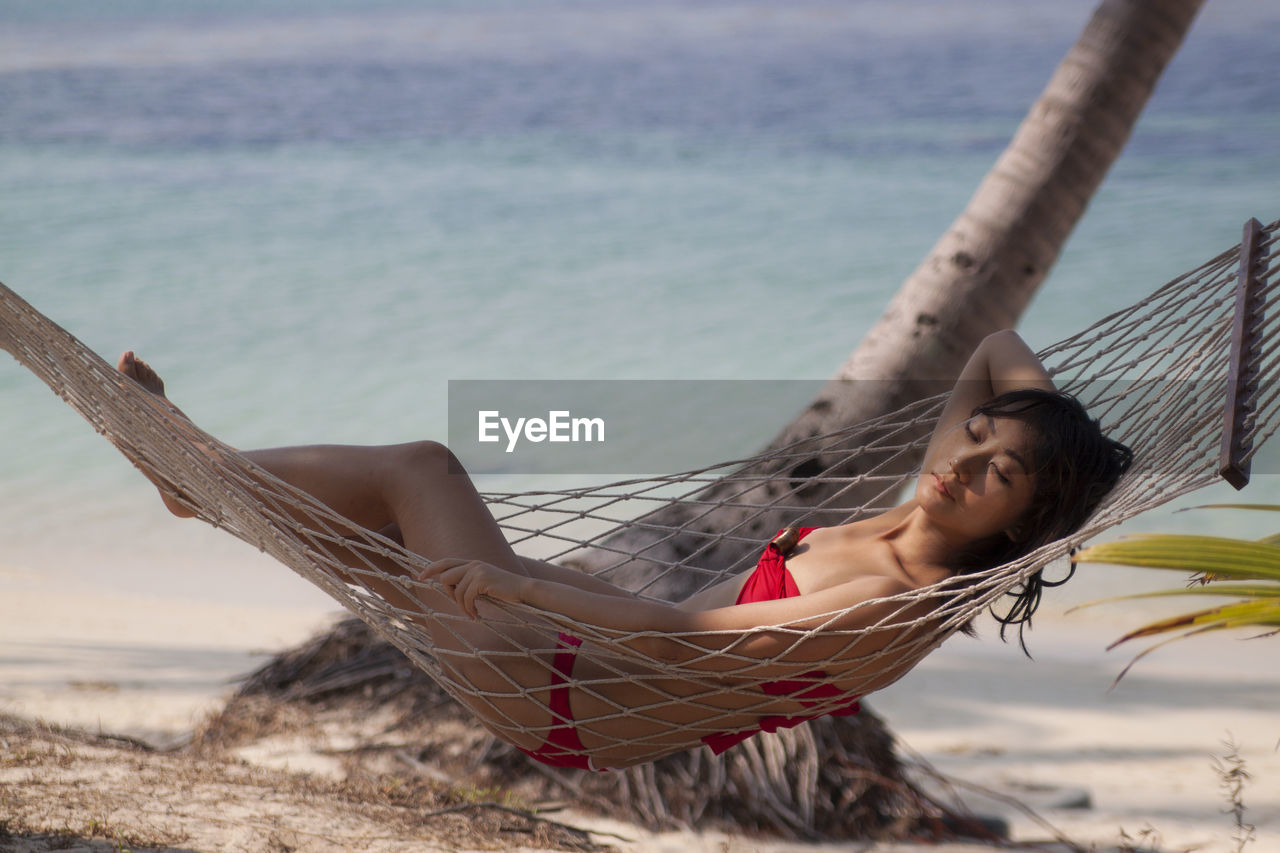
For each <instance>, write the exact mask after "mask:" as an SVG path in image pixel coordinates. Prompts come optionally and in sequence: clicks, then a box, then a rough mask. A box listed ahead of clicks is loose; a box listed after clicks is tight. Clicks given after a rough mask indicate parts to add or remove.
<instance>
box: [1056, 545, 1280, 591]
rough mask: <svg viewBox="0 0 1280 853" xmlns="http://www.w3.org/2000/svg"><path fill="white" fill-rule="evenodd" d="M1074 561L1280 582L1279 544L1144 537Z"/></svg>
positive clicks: (1081, 553) (1105, 547)
mask: <svg viewBox="0 0 1280 853" xmlns="http://www.w3.org/2000/svg"><path fill="white" fill-rule="evenodd" d="M1072 560H1073V561H1074V562H1077V563H1113V564H1117V565H1125V566H1139V567H1143V568H1153V569H1171V570H1174V571H1188V572H1208V573H1210V574H1215V575H1226V576H1229V577H1238V578H1248V579H1265V580H1280V545H1272V544H1269V543H1265V542H1250V541H1246V540H1240V539H1228V538H1223V537H1218V536H1197V535H1187V534H1173V533H1152V534H1142V535H1140V536H1134V537H1130V538H1127V539H1121V540H1119V541H1116V542H1104V543H1102V544H1101V545H1094V546H1091V547H1089V548H1085V549H1084V550H1082V551H1079V552H1077V553H1076V555H1075V556H1074V557H1072Z"/></svg>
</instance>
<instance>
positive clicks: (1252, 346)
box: [1218, 219, 1267, 489]
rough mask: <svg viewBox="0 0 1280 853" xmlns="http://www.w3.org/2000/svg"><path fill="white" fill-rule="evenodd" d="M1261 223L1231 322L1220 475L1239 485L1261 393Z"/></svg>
mask: <svg viewBox="0 0 1280 853" xmlns="http://www.w3.org/2000/svg"><path fill="white" fill-rule="evenodd" d="M1261 233H1262V223H1261V222H1259V221H1258V220H1257V219H1250V220H1249V221H1248V222H1246V223H1245V224H1244V237H1243V239H1242V240H1241V241H1240V273H1239V276H1238V277H1237V279H1236V309H1235V317H1234V318H1233V319H1232V322H1231V362H1230V367H1229V372H1228V374H1227V399H1226V405H1225V407H1224V409H1223V424H1222V449H1221V451H1220V453H1219V456H1218V473H1219V474H1221V475H1222V478H1223V479H1224V480H1226V481H1227V482H1228V483H1230V484H1231V485H1233V486H1235V487H1236V488H1237V489H1243V488H1244V487H1245V485H1247V484H1248V482H1249V458H1248V457H1247V456H1246V454H1247V453H1248V452H1249V450H1250V448H1251V447H1252V444H1253V442H1252V440H1251V439H1249V438H1248V436H1247V435H1246V433H1247V431H1248V425H1249V422H1250V421H1251V419H1252V417H1251V416H1252V414H1253V409H1254V402H1255V395H1256V393H1257V391H1258V352H1257V348H1258V346H1259V344H1260V343H1261V341H1262V336H1261V334H1260V331H1261V328H1262V321H1263V316H1262V314H1263V291H1264V290H1265V289H1266V276H1267V269H1266V262H1265V259H1264V257H1263V254H1262V245H1261V242H1262V241H1261V240H1260V239H1259V237H1260V235H1261Z"/></svg>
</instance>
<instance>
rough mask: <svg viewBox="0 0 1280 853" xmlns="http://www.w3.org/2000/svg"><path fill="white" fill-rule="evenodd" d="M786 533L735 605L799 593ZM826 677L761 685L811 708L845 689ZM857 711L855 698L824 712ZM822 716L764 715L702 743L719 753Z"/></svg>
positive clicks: (801, 533)
mask: <svg viewBox="0 0 1280 853" xmlns="http://www.w3.org/2000/svg"><path fill="white" fill-rule="evenodd" d="M817 529H818V528H816V527H801V528H798V529H797V530H796V533H797V536H796V538H795V541H796V542H799V541H800V540H801V539H803V538H804V537H806V536H808V535H809V534H810V533H812V532H813V531H815V530H817ZM783 533H784V531H782V530H779V531H778V536H775V537H774V540H773V542H770V543H769V544H768V545H767V546H765V549H764V553H763V554H761V555H760V561H759V562H758V563H756V569H755V571H754V572H752V573H751V575H750V576H749V577H748V578H747V581H746V583H744V584H743V585H742V591H741V592H739V593H738V600H737V601H736V602H734V603H735V604H749V603H751V602H755V601H777V600H779V599H782V598H792V597H794V596H797V595H799V594H800V590H799V588H798V587H797V586H796V581H795V578H793V577H792V576H791V572H790V571H788V570H787V555H786V552H787V551H789V550H790V547H785V546H784V547H779V545H778V544H777V543H778V540H779V539H780V538H781V537H782V535H783ZM826 677H827V674H826V673H825V672H823V671H822V670H820V669H815V670H813V671H811V672H806V673H803V674H802V675H799V676H797V677H796V678H793V679H788V680H786V681H770V682H767V683H765V684H761V685H760V689H761V690H763V691H764V692H765V693H766V694H768V695H769V696H790V697H792V698H793V699H795V700H796V701H798V702H799V703H800V704H801V705H804V706H805V707H812V706H814V705H817V704H819V701H820V700H823V699H831V698H833V697H835V696H843V695H844V693H843V691H841V690H840V688H838V687H836V686H835V685H834V684H826V683H824V682H823V679H825V678H826ZM858 710H859V705H858V700H856V699H854V700H853V701H851V702H850V703H849V704H847V705H843V706H841V707H839V708H836V709H835V710H834V711H826V712H825V713H826V714H830V715H831V716H833V717H848V716H852V715H853V714H856V713H858ZM821 716H823V714H813V715H810V716H798V717H761V718H760V722H759V724H758V725H757V726H756V727H755V728H753V729H747V730H746V731H743V732H725V733H723V734H714V735H707V736H706V737H704V738H703V739H702V742H703V743H705V744H706V745H707V746H709V747H711V751H712V752H714V753H715V754H716V755H719V754H720V753H722V752H724V751H725V750H726V749H728V748H729V747H731V746H736V745H737V744H740V743H742V742H743V741H744V740H746V739H747V738H749V737H751V736H753V735H755V734H756V733H757V732H776V731H777V730H778V729H790V728H794V727H795V726H798V725H800V724H801V723H806V722H808V721H809V720H815V719H817V718H818V717H821Z"/></svg>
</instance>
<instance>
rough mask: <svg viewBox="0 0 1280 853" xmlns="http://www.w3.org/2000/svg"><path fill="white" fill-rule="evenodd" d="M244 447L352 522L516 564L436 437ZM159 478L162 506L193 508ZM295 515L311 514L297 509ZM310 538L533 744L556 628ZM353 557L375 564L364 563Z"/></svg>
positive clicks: (436, 555)
mask: <svg viewBox="0 0 1280 853" xmlns="http://www.w3.org/2000/svg"><path fill="white" fill-rule="evenodd" d="M118 367H119V369H120V371H121V372H122V373H124V374H125V375H127V376H130V377H132V378H133V379H135V380H137V381H138V382H139V383H141V384H142V385H143V387H145V388H146V389H147V390H148V391H151V392H152V393H154V394H156V395H158V396H161V397H163V396H164V383H163V382H162V381H161V380H160V377H159V376H158V375H157V374H156V373H155V371H153V370H152V369H151V368H150V367H149V366H148V365H147V364H146V363H145V362H143V361H141V360H139V359H137V358H135V357H134V356H133V353H131V352H130V353H125V354H124V355H123V356H122V357H121V359H120V362H119V365H118ZM179 414H181V412H179ZM184 417H185V416H184ZM244 455H245V456H247V457H248V458H249V459H250V460H252V461H253V462H254V463H256V464H257V465H259V466H261V467H262V468H263V469H265V470H266V471H268V472H270V473H271V474H272V475H274V476H275V477H278V478H279V479H281V480H284V481H285V482H286V483H289V484H290V485H292V486H294V487H295V488H297V489H299V490H301V491H303V492H306V493H307V494H309V495H311V496H312V497H313V498H315V499H316V500H317V501H319V502H321V503H323V504H325V505H326V506H328V507H329V508H330V509H332V510H333V511H335V512H336V513H338V514H340V515H342V516H343V517H345V518H347V519H349V520H350V521H351V522H353V523H354V524H356V525H359V526H360V527H363V528H366V529H371V530H379V529H392V528H393V527H394V529H395V532H396V534H398V535H397V538H400V537H402V538H403V544H404V545H405V547H406V548H407V549H408V550H410V551H413V552H414V553H417V554H420V555H422V556H424V557H427V558H428V559H440V558H444V557H467V558H471V559H481V560H486V561H488V562H491V563H493V564H494V565H497V566H501V567H503V568H507V569H510V570H512V571H518V572H521V573H524V571H525V570H524V565H523V564H522V563H521V561H520V560H519V559H518V558H517V557H516V555H515V553H514V552H513V551H512V550H511V547H510V545H508V544H507V542H506V539H505V538H504V537H503V535H502V532H501V530H500V529H499V528H498V525H497V522H496V521H495V520H494V518H493V516H492V514H491V513H490V512H489V510H488V508H487V507H486V506H485V505H484V502H483V501H482V500H481V499H480V496H479V494H478V493H477V492H476V489H475V487H474V486H473V485H472V483H471V480H470V478H469V477H467V475H466V474H465V473H464V472H463V471H462V468H461V466H460V465H459V464H458V462H457V460H456V459H454V458H453V456H452V454H450V453H449V451H448V450H447V449H445V448H444V447H443V446H442V445H440V444H437V443H434V442H416V443H412V444H401V445H391V446H386V447H348V446H314V447H286V448H278V449H273V450H255V451H249V452H247V453H245V454H244ZM157 485H160V486H161V495H162V497H164V498H165V503H166V505H167V506H169V508H170V510H172V511H174V512H175V514H177V515H180V516H183V517H190V516H191V515H192V512H191V511H190V510H188V509H187V508H186V507H184V506H183V505H182V504H181V503H180V502H178V501H177V500H175V499H173V498H172V497H171V496H168V495H165V490H164V487H163V486H162V484H160V483H157ZM295 517H296V518H298V519H299V520H301V521H303V522H304V523H306V522H307V521H308V519H307V516H306V513H305V512H303V511H298V512H297V513H295ZM339 532H345V531H339ZM315 544H316V545H317V546H318V547H321V548H324V549H325V550H326V551H327V552H328V554H329V556H330V557H332V558H333V559H332V560H330V561H328V566H329V567H330V568H331V569H333V570H334V571H337V572H339V573H340V574H341V575H342V576H343V579H344V580H346V581H348V582H351V583H354V584H356V585H357V586H363V587H365V588H367V589H369V590H372V591H373V592H376V593H377V594H378V595H380V596H381V597H382V598H383V599H384V600H385V601H386V602H387V603H388V604H390V605H391V606H392V607H394V608H396V609H397V610H398V611H399V612H400V613H401V615H402V616H403V617H404V618H405V619H406V620H408V621H412V622H415V623H417V624H418V625H420V626H421V628H422V629H424V630H425V631H426V632H427V634H429V635H430V637H431V640H432V643H433V646H434V653H435V657H436V659H437V660H438V661H439V663H440V665H441V667H442V668H443V670H444V675H445V677H446V678H448V679H451V680H453V681H454V682H456V683H457V684H458V685H459V688H460V689H459V693H458V694H457V695H458V698H459V699H460V700H462V701H463V702H464V704H466V705H468V706H469V707H471V708H472V710H473V711H475V712H476V713H477V715H479V716H480V717H481V718H482V719H483V720H485V721H486V723H487V725H489V727H490V728H491V729H493V730H494V731H495V732H499V733H501V734H502V735H503V736H504V737H506V738H507V739H509V740H511V741H512V742H514V743H516V744H518V745H521V746H525V747H527V748H536V747H537V746H538V744H539V743H540V739H539V738H538V737H537V736H535V735H534V734H531V733H530V731H529V730H528V729H527V728H526V727H527V726H535V727H540V726H545V725H546V724H547V721H548V719H549V714H548V712H547V710H546V705H545V701H546V693H547V691H548V685H549V682H550V680H551V677H550V672H551V669H552V660H553V656H554V654H555V653H556V643H555V634H554V631H547V630H545V629H538V628H534V627H532V626H530V625H528V624H523V625H522V624H520V623H519V622H518V621H515V620H513V618H512V617H511V616H510V615H509V614H505V613H503V612H501V611H498V610H496V609H493V610H489V611H488V612H487V613H486V614H485V618H482V619H481V620H478V621H476V620H471V619H470V618H468V617H467V616H466V614H464V613H462V611H461V610H459V608H458V607H457V605H456V603H455V602H454V601H453V599H452V598H451V597H450V596H448V595H447V594H445V593H444V592H443V591H441V590H440V589H439V588H437V587H435V586H432V585H423V586H418V587H415V588H413V592H412V594H406V592H405V591H404V590H405V587H403V586H402V585H401V584H398V583H396V582H395V581H393V580H391V579H389V578H386V577H383V576H381V575H379V574H378V572H381V573H384V574H385V575H395V574H399V575H401V576H405V575H407V574H408V568H407V567H406V566H404V565H403V564H402V563H400V562H398V561H396V560H393V559H390V558H387V557H381V556H379V555H378V554H377V552H376V551H372V550H367V549H364V548H362V547H360V546H359V544H358V543H357V542H356V541H355V537H353V538H352V542H351V543H347V544H343V543H340V542H339V543H329V544H326V543H323V542H316V543H315ZM362 566H368V567H371V568H374V569H376V570H378V571H377V572H366V571H361V570H360V569H359V567H362ZM485 607H486V608H487V607H488V606H487V605H485Z"/></svg>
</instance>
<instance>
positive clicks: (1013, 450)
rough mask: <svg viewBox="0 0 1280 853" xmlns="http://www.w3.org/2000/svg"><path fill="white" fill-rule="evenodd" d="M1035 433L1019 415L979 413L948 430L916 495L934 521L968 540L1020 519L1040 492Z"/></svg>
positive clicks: (1012, 531)
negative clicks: (1035, 470) (1033, 450)
mask: <svg viewBox="0 0 1280 853" xmlns="http://www.w3.org/2000/svg"><path fill="white" fill-rule="evenodd" d="M1033 439H1034V433H1033V430H1032V428H1031V427H1029V426H1028V425H1027V424H1026V423H1025V422H1023V421H1020V420H1017V419H1015V418H998V417H991V416H989V415H977V416H975V417H972V418H970V419H969V420H967V421H964V422H962V423H961V424H959V425H958V426H956V427H955V428H954V429H952V430H951V431H950V432H948V433H946V434H944V436H943V437H942V440H941V441H940V442H939V443H938V444H937V445H936V447H935V453H934V454H933V455H931V456H930V458H928V459H926V460H925V465H924V468H923V470H922V472H921V475H920V480H919V482H918V483H917V484H916V501H917V502H918V504H919V505H920V507H921V508H922V509H924V511H925V512H926V513H928V515H929V518H930V519H931V520H932V521H933V523H934V524H935V525H937V526H939V527H941V528H942V529H944V530H946V531H948V532H949V533H951V534H953V535H955V536H957V537H959V538H961V539H963V540H964V541H967V542H976V541H978V540H980V539H985V538H987V537H989V536H992V535H994V534H996V533H1005V534H1007V535H1009V536H1010V537H1011V538H1013V539H1018V538H1021V533H1022V532H1021V531H1019V530H1017V523H1018V521H1019V519H1021V518H1022V517H1023V514H1024V513H1025V512H1026V510H1027V508H1028V507H1029V506H1030V505H1031V500H1032V498H1033V497H1034V495H1035V476H1034V473H1033V470H1032V466H1033V461H1032V456H1031V447H1032V440H1033Z"/></svg>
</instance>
